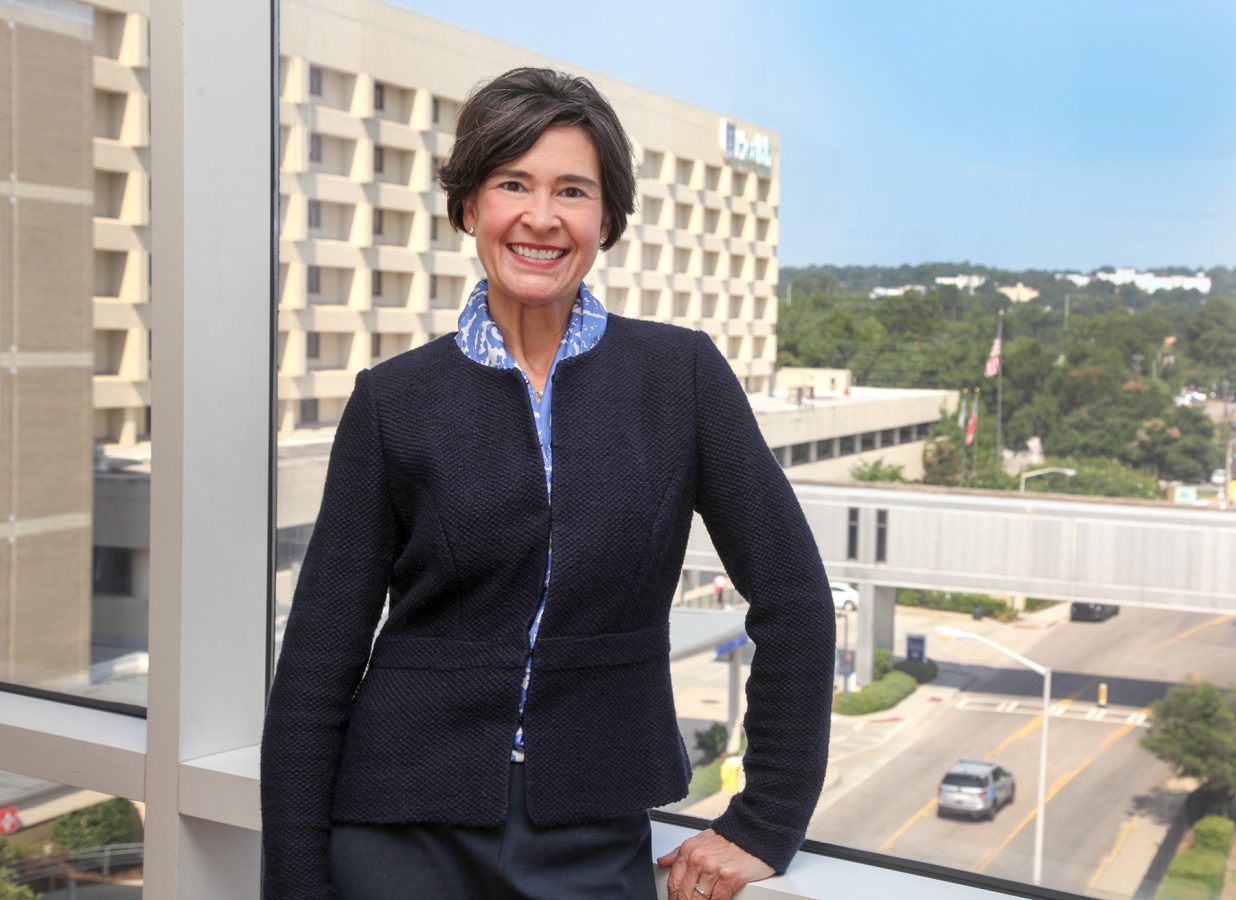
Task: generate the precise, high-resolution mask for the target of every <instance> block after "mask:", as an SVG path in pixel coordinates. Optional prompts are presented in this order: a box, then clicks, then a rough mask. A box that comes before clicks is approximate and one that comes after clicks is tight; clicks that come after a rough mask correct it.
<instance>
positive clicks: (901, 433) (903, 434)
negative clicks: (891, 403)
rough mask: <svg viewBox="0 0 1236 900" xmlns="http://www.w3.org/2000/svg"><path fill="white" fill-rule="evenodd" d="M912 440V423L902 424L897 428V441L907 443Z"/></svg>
mask: <svg viewBox="0 0 1236 900" xmlns="http://www.w3.org/2000/svg"><path fill="white" fill-rule="evenodd" d="M912 440H914V426H913V425H902V426H901V427H900V428H899V429H897V443H899V444H908V443H910V441H912Z"/></svg>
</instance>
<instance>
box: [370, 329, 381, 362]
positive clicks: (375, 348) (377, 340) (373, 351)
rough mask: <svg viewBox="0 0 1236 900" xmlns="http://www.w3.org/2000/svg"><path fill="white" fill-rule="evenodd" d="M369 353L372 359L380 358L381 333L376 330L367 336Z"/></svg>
mask: <svg viewBox="0 0 1236 900" xmlns="http://www.w3.org/2000/svg"><path fill="white" fill-rule="evenodd" d="M369 355H370V356H372V357H373V358H374V359H381V358H382V335H380V334H378V333H377V332H376V331H375V332H374V333H373V335H371V336H370V338H369Z"/></svg>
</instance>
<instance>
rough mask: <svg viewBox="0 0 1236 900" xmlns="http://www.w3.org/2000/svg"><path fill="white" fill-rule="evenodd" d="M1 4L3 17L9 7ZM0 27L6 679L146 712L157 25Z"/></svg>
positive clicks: (51, 11)
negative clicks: (151, 31)
mask: <svg viewBox="0 0 1236 900" xmlns="http://www.w3.org/2000/svg"><path fill="white" fill-rule="evenodd" d="M6 8H7V7H6ZM8 26H9V27H8V28H6V29H2V30H0V59H3V67H4V70H5V72H6V77H5V85H6V86H5V89H4V91H3V92H0V93H3V99H0V106H2V107H3V108H0V121H4V122H5V123H7V124H8V125H10V126H11V128H9V127H6V128H5V129H4V130H3V131H2V132H0V170H2V171H3V172H4V173H6V175H5V178H6V181H7V182H8V184H9V185H10V186H11V190H10V191H8V192H7V194H8V195H7V197H6V198H5V199H4V202H3V203H0V234H4V235H6V236H11V239H10V238H9V237H6V239H4V240H0V635H2V636H3V641H2V642H0V681H5V682H10V683H16V684H21V685H25V686H28V687H33V688H39V689H44V690H48V691H54V692H60V693H66V694H72V695H78V696H84V697H90V698H94V699H98V700H105V701H118V702H120V703H124V704H132V705H137V706H143V705H145V702H146V666H147V654H146V651H147V622H146V618H147V609H148V604H149V569H150V553H149V547H150V543H149V497H150V458H151V442H150V425H151V418H152V416H151V410H150V377H151V376H150V345H151V343H150V342H151V332H150V281H149V271H150V270H149V253H148V250H147V248H148V247H149V244H150V239H149V235H150V206H149V203H150V179H149V173H148V168H149V164H148V160H149V158H150V157H149V153H150V147H149V126H148V121H147V116H146V109H147V104H148V102H149V93H148V91H149V87H148V85H149V72H148V60H149V56H148V48H147V28H146V16H145V15H142V14H140V13H137V12H125V11H119V10H115V9H109V8H104V9H92V8H91V7H89V6H86V5H84V4H78V3H71V2H65V3H55V4H52V3H47V4H23V5H22V6H21V12H20V14H15V15H14V16H13V17H12V18H11V19H9V20H8Z"/></svg>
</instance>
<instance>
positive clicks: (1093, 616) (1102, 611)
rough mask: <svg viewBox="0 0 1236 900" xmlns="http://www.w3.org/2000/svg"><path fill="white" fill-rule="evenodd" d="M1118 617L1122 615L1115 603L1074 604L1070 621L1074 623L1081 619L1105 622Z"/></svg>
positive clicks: (1070, 611) (1071, 608) (1070, 610)
mask: <svg viewBox="0 0 1236 900" xmlns="http://www.w3.org/2000/svg"><path fill="white" fill-rule="evenodd" d="M1118 615H1120V607H1119V606H1117V605H1116V604H1114V603H1074V604H1073V605H1072V606H1070V607H1069V619H1071V620H1072V621H1074V622H1076V621H1078V620H1079V619H1084V620H1086V621H1090V622H1105V621H1107V620H1108V619H1110V618H1111V617H1112V616H1118Z"/></svg>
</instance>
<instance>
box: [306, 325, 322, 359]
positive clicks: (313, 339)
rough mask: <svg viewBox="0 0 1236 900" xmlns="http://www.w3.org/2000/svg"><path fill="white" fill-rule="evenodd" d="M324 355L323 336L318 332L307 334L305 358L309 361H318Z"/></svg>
mask: <svg viewBox="0 0 1236 900" xmlns="http://www.w3.org/2000/svg"><path fill="white" fill-rule="evenodd" d="M321 355H322V335H320V334H318V333H317V332H316V331H310V332H306V334H305V356H306V357H308V358H309V359H318V358H320V357H321Z"/></svg>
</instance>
